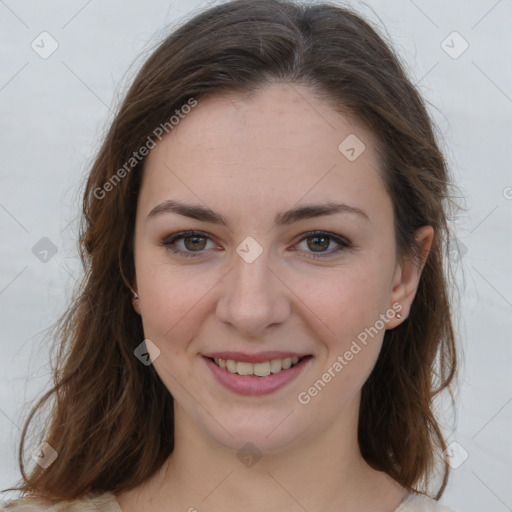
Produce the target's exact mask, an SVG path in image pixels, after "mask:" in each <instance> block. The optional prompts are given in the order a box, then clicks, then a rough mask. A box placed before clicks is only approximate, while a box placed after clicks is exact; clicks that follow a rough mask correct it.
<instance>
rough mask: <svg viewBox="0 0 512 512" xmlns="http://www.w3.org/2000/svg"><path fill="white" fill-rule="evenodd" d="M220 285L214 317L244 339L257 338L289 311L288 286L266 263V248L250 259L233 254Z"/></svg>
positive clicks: (278, 322)
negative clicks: (230, 263) (228, 269)
mask: <svg viewBox="0 0 512 512" xmlns="http://www.w3.org/2000/svg"><path fill="white" fill-rule="evenodd" d="M222 286H223V288H222V291H221V295H220V297H219V300H218V303H217V309H216V314H217V318H218V319H219V320H220V321H221V322H224V323H225V324H228V325H229V326H230V327H231V328H232V329H233V330H235V331H236V332H237V334H239V335H240V336H244V338H245V339H251V338H254V339H259V340H261V338H262V336H264V334H265V332H266V331H268V329H269V328H270V327H271V326H274V327H277V326H278V325H279V324H282V323H283V322H285V321H286V319H287V318H288V317H289V315H290V311H291V305H290V300H289V289H288V288H287V287H286V285H285V284H284V282H283V279H282V278H280V276H279V271H278V270H275V269H274V268H272V267H271V265H270V264H269V257H268V251H265V250H263V252H262V253H261V254H259V256H257V257H256V258H255V259H254V260H253V261H251V258H245V259H244V257H242V256H240V255H239V254H238V253H236V254H234V256H233V267H232V270H231V271H230V272H228V273H227V275H226V276H225V277H224V278H223V279H222Z"/></svg>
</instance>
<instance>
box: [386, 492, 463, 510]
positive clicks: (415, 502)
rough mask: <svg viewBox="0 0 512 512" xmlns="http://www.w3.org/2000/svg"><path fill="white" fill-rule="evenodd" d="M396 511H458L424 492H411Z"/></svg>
mask: <svg viewBox="0 0 512 512" xmlns="http://www.w3.org/2000/svg"><path fill="white" fill-rule="evenodd" d="M394 512H456V511H455V510H453V509H451V508H448V507H446V506H445V505H442V504H441V503H439V502H437V501H435V500H433V499H432V498H429V497H428V496H425V495H424V494H410V495H409V496H408V497H407V498H406V499H405V500H404V501H403V502H402V503H401V504H400V505H399V506H398V508H396V509H395V511H394Z"/></svg>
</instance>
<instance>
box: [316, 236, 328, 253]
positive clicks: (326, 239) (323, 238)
mask: <svg viewBox="0 0 512 512" xmlns="http://www.w3.org/2000/svg"><path fill="white" fill-rule="evenodd" d="M313 240H314V241H315V245H314V247H317V248H318V247H320V248H321V249H322V248H323V249H326V248H327V247H328V246H329V239H328V238H327V237H325V236H317V237H315V238H313ZM317 240H324V241H327V246H326V245H325V243H324V244H323V246H324V247H321V244H320V245H318V244H317V243H316V241H317ZM314 252H320V251H314Z"/></svg>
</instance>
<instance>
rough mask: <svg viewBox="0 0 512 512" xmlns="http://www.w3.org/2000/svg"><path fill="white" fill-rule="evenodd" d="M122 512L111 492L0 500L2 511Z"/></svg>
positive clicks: (0, 509) (0, 511) (0, 510)
mask: <svg viewBox="0 0 512 512" xmlns="http://www.w3.org/2000/svg"><path fill="white" fill-rule="evenodd" d="M98 510H101V511H102V512H122V510H121V508H120V507H119V504H118V502H117V500H116V498H115V496H114V495H113V494H112V493H110V492H105V493H89V494H87V495H85V496H84V497H82V498H77V499H76V500H71V501H61V502H55V501H48V500H43V499H41V498H29V497H23V498H18V499H15V500H13V501H9V502H7V503H1V502H0V512H98Z"/></svg>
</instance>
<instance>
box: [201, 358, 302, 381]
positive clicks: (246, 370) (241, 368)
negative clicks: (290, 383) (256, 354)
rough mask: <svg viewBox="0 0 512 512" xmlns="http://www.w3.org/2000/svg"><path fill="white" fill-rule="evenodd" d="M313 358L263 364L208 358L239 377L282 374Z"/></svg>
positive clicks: (277, 360)
mask: <svg viewBox="0 0 512 512" xmlns="http://www.w3.org/2000/svg"><path fill="white" fill-rule="evenodd" d="M310 357H311V356H304V357H287V358H285V359H272V360H271V361H264V362H261V363H248V362H245V361H234V360H233V359H220V358H213V357H208V358H207V359H209V360H210V361H212V362H213V363H215V364H216V365H217V366H218V367H219V368H223V369H224V370H226V371H228V372H230V373H236V374H238V375H248V376H253V377H268V376H269V375H271V374H275V373H280V372H283V371H286V370H289V369H290V368H293V367H294V366H296V365H298V364H300V363H301V362H302V361H303V360H305V359H309V358H310Z"/></svg>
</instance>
